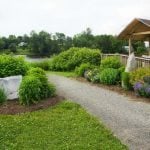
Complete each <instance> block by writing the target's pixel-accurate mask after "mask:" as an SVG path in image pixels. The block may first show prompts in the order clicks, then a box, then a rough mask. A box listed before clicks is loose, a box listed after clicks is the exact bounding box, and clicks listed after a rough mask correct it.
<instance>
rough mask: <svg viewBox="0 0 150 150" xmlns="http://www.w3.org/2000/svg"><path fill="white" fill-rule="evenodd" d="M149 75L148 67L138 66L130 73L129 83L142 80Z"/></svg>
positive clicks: (149, 69) (133, 83)
mask: <svg viewBox="0 0 150 150" xmlns="http://www.w3.org/2000/svg"><path fill="white" fill-rule="evenodd" d="M145 76H150V68H148V67H147V68H139V69H136V70H135V71H133V72H131V73H130V83H131V84H132V85H135V83H137V82H141V83H143V82H144V80H143V79H144V77H145Z"/></svg>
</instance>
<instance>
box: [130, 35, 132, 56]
mask: <svg viewBox="0 0 150 150" xmlns="http://www.w3.org/2000/svg"><path fill="white" fill-rule="evenodd" d="M131 53H132V41H131V38H129V55H130V54H131Z"/></svg>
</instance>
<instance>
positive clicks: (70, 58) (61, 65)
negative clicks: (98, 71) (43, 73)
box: [49, 47, 101, 71]
mask: <svg viewBox="0 0 150 150" xmlns="http://www.w3.org/2000/svg"><path fill="white" fill-rule="evenodd" d="M100 60H101V56H100V50H98V49H89V48H78V47H73V48H70V49H69V50H67V51H64V52H62V53H60V54H59V55H57V56H54V57H53V58H52V59H51V61H50V63H49V65H50V70H54V71H72V70H74V69H75V67H77V66H80V65H81V64H82V63H90V64H92V65H96V66H97V65H100Z"/></svg>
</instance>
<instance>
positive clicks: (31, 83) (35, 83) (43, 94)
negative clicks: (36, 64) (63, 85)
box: [19, 68, 56, 105]
mask: <svg viewBox="0 0 150 150" xmlns="http://www.w3.org/2000/svg"><path fill="white" fill-rule="evenodd" d="M55 90H56V89H55V86H54V85H53V84H51V83H49V82H48V79H47V77H46V74H45V72H44V70H42V69H41V68H31V69H30V70H29V71H28V76H26V77H25V78H24V79H23V81H22V83H21V85H20V88H19V97H20V102H21V103H22V104H25V105H29V104H32V103H36V102H38V101H39V100H42V99H45V98H48V97H50V96H54V94H55Z"/></svg>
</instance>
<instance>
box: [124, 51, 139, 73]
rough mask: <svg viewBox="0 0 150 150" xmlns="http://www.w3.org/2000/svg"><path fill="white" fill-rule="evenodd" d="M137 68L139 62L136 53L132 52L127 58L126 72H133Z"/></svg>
mask: <svg viewBox="0 0 150 150" xmlns="http://www.w3.org/2000/svg"><path fill="white" fill-rule="evenodd" d="M136 68H137V63H136V59H135V55H134V53H131V54H130V55H129V57H128V60H127V65H126V69H125V72H131V71H133V70H135V69H136Z"/></svg>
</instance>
